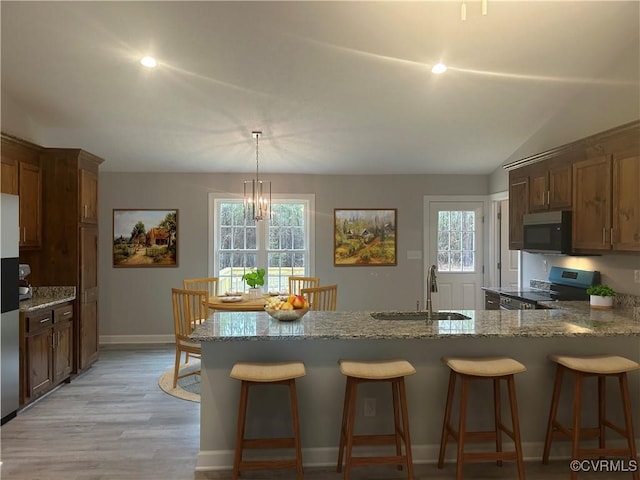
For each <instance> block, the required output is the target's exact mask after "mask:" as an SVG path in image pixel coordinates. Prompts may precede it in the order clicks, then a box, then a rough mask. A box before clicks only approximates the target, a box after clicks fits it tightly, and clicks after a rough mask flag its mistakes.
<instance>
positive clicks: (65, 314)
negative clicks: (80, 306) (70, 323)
mask: <svg viewBox="0 0 640 480" xmlns="http://www.w3.org/2000/svg"><path fill="white" fill-rule="evenodd" d="M69 315H71V312H64V313H63V314H62V316H63V317H68V316H69Z"/></svg>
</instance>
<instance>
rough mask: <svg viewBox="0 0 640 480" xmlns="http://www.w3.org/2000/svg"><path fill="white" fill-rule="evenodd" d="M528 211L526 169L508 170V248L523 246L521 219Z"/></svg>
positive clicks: (527, 176)
mask: <svg viewBox="0 0 640 480" xmlns="http://www.w3.org/2000/svg"><path fill="white" fill-rule="evenodd" d="M525 213H529V175H528V174H527V170H526V169H518V170H511V171H510V172H509V250H522V248H523V246H524V243H523V242H524V230H523V219H524V214H525Z"/></svg>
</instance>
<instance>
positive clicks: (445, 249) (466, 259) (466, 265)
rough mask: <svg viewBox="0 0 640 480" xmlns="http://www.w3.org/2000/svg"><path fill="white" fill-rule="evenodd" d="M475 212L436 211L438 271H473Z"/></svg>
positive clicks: (474, 263) (474, 261)
mask: <svg viewBox="0 0 640 480" xmlns="http://www.w3.org/2000/svg"><path fill="white" fill-rule="evenodd" d="M475 228H476V213H475V211H473V210H468V211H462V210H452V211H440V212H438V271H441V272H475V269H476V252H475V244H476V240H475V239H476V231H475Z"/></svg>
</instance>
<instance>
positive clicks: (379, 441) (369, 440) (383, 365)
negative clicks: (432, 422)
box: [337, 360, 416, 480]
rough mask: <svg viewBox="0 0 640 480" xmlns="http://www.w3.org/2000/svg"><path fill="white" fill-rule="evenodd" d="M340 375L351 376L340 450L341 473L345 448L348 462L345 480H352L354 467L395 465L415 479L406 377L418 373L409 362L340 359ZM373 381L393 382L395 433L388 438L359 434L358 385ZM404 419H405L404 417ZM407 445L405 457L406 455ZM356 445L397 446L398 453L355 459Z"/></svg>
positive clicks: (343, 410)
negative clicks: (357, 424) (357, 431)
mask: <svg viewBox="0 0 640 480" xmlns="http://www.w3.org/2000/svg"><path fill="white" fill-rule="evenodd" d="M338 365H339V366H340V372H341V373H342V374H343V375H345V376H346V377H347V382H346V388H345V394H344V406H343V409H342V424H341V426H340V446H339V449H338V467H337V471H338V472H341V471H342V461H343V454H344V449H345V447H346V449H347V452H346V460H345V465H344V467H345V469H344V478H345V480H349V475H350V474H351V467H355V466H362V465H382V464H392V465H393V464H395V465H398V469H402V466H403V465H405V466H406V467H407V478H408V479H409V480H413V463H412V459H411V439H410V437H409V414H408V412H407V396H406V390H405V385H404V377H405V376H407V375H413V374H414V373H416V370H415V368H413V365H411V364H410V363H409V362H407V361H406V360H386V361H356V360H340V361H339V362H338ZM370 382H390V383H391V393H392V398H393V419H394V433H391V434H386V435H356V434H355V420H356V397H357V393H358V385H360V384H361V383H370ZM401 417H402V418H401ZM402 442H404V454H403V453H402ZM355 445H395V446H396V454H395V455H389V456H370V457H366V456H359V457H357V456H353V447H354V446H355Z"/></svg>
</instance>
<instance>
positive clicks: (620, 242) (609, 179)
mask: <svg viewBox="0 0 640 480" xmlns="http://www.w3.org/2000/svg"><path fill="white" fill-rule="evenodd" d="M573 179H574V182H575V184H576V189H575V194H574V211H573V247H574V249H575V250H582V251H602V250H618V251H640V191H639V190H638V185H640V155H633V156H628V157H624V158H612V156H611V155H605V156H602V157H597V158H594V159H591V160H586V161H584V162H578V163H576V164H575V165H574V166H573Z"/></svg>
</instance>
